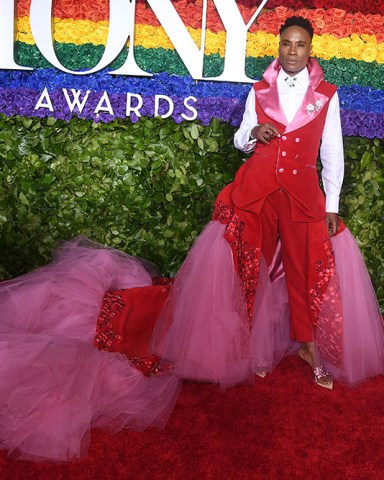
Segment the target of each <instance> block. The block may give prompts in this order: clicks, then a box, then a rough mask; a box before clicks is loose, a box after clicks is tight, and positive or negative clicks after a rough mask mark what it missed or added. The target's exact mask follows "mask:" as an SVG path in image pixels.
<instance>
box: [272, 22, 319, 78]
mask: <svg viewBox="0 0 384 480" xmlns="http://www.w3.org/2000/svg"><path fill="white" fill-rule="evenodd" d="M310 53H311V37H310V36H309V33H308V32H307V31H306V30H305V28H302V27H297V26H294V27H288V28H286V29H285V30H284V32H283V33H282V34H281V37H280V44H279V62H280V65H281V66H282V67H283V69H284V70H285V71H286V72H287V73H288V74H289V75H290V76H291V77H293V76H294V75H296V74H297V73H299V72H300V71H301V70H303V69H304V68H305V67H306V66H307V63H308V58H309V55H310Z"/></svg>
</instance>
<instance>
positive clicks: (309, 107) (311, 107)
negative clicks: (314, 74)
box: [307, 100, 323, 115]
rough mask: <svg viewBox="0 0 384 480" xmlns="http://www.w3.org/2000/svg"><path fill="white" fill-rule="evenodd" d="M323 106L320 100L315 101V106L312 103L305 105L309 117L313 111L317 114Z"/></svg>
mask: <svg viewBox="0 0 384 480" xmlns="http://www.w3.org/2000/svg"><path fill="white" fill-rule="evenodd" d="M322 106H323V102H322V101H321V100H316V103H315V105H313V103H308V105H307V113H308V115H311V113H313V112H314V111H316V112H318V111H319V110H320V108H321V107H322Z"/></svg>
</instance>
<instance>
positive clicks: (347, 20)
mask: <svg viewBox="0 0 384 480" xmlns="http://www.w3.org/2000/svg"><path fill="white" fill-rule="evenodd" d="M30 3H31V0H20V1H18V2H17V16H19V17H24V16H29V9H30ZM173 5H174V7H175V8H176V10H177V12H178V14H179V15H180V18H181V20H182V21H183V23H184V24H185V25H186V26H190V27H192V28H196V29H198V28H201V12H202V0H196V3H188V2H187V0H179V1H178V2H174V3H173ZM238 8H239V10H240V12H241V14H242V16H243V19H244V22H247V21H249V20H250V18H251V17H252V14H253V13H254V11H255V10H256V9H255V8H254V9H250V8H248V7H245V6H244V5H241V4H239V5H238ZM291 15H292V10H290V9H288V8H286V7H283V6H280V7H276V8H275V9H273V10H266V9H265V10H264V11H263V12H262V13H261V15H260V16H259V17H258V19H257V22H256V24H254V25H252V27H251V28H250V31H251V32H255V31H257V30H263V31H265V32H268V33H273V34H274V35H277V34H278V30H279V27H280V25H281V24H282V23H283V22H284V20H285V19H286V18H287V17H289V16H291ZM295 15H302V16H304V17H307V18H308V19H309V20H310V21H311V22H312V24H313V26H314V29H315V34H316V35H323V34H330V35H333V36H334V37H336V38H345V37H348V36H350V35H352V34H353V33H354V34H356V35H359V36H360V35H363V34H367V35H376V38H377V40H378V42H382V41H384V16H383V15H380V14H375V15H372V14H368V15H363V14H361V13H360V12H358V13H346V12H345V10H342V9H338V8H330V9H327V10H326V9H323V8H318V9H306V8H304V9H301V10H296V11H295ZM53 16H55V17H57V18H73V19H74V20H81V19H84V20H85V19H86V20H92V21H95V22H98V21H102V20H104V21H105V20H107V21H108V20H109V1H108V0H93V1H92V2H85V1H82V2H80V1H78V0H56V2H55V4H54V9H53ZM136 23H140V24H146V25H151V26H153V27H155V26H159V25H160V23H159V21H158V19H157V17H156V16H155V14H154V13H153V12H152V10H151V8H149V7H147V6H146V4H145V3H142V2H140V1H139V2H138V3H137V5H136ZM207 28H209V30H211V31H212V32H215V33H219V32H222V31H224V27H223V24H222V22H221V20H220V17H219V15H218V13H217V11H216V9H215V7H214V4H213V2H208V14H207Z"/></svg>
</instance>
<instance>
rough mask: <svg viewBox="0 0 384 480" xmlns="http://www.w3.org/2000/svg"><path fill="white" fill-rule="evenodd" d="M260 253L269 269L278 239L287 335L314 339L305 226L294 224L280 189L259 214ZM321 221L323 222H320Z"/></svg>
mask: <svg viewBox="0 0 384 480" xmlns="http://www.w3.org/2000/svg"><path fill="white" fill-rule="evenodd" d="M260 218H261V228H262V244H261V251H262V253H263V255H264V258H265V260H266V262H267V265H268V266H269V265H270V264H271V262H272V259H273V256H274V253H275V249H276V243H277V240H278V238H279V237H280V241H281V251H282V261H283V267H284V271H285V276H286V282H287V288H288V297H289V308H290V333H291V338H292V339H293V340H297V341H299V342H311V341H313V340H314V336H313V327H312V320H311V315H310V304H309V292H308V249H309V248H310V247H311V246H310V245H309V242H308V223H305V222H293V221H292V220H291V209H290V203H289V198H288V195H287V194H286V193H285V191H284V190H283V189H280V190H276V191H275V192H273V193H271V194H270V195H269V196H268V197H267V198H266V200H265V203H264V205H263V208H262V210H261V213H260ZM321 221H323V220H321Z"/></svg>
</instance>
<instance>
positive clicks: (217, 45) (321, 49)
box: [17, 17, 384, 63]
mask: <svg viewBox="0 0 384 480" xmlns="http://www.w3.org/2000/svg"><path fill="white" fill-rule="evenodd" d="M108 26H109V22H107V21H101V22H92V21H90V20H71V19H60V18H54V27H53V37H54V40H56V41H57V42H59V43H74V44H76V45H83V44H86V43H91V44H93V45H105V44H106V41H107V36H108ZM187 29H188V32H189V33H190V35H191V37H192V38H193V40H194V41H195V43H196V45H198V46H199V45H200V38H201V30H200V29H195V28H192V27H187ZM225 38H226V34H225V32H224V31H223V32H219V33H213V32H212V31H210V30H207V32H206V45H205V54H206V55H210V54H213V53H216V54H217V53H218V54H219V55H220V56H222V57H223V56H224V54H225ZM17 40H18V41H20V42H24V43H28V44H30V45H33V44H34V43H35V41H34V39H33V36H32V33H31V28H30V24H29V17H21V18H18V19H17ZM278 41H279V37H278V36H275V35H273V34H272V33H267V32H262V31H258V32H256V33H248V35H247V57H264V56H276V55H277V49H278ZM135 45H136V46H141V47H144V48H160V47H161V48H164V49H166V50H173V49H174V47H173V44H172V42H171V41H170V40H169V38H168V35H167V34H166V33H165V30H164V29H163V28H162V27H152V26H150V25H136V29H135ZM313 53H314V55H315V56H316V57H318V58H323V59H324V60H329V59H330V58H332V57H336V58H344V59H355V60H364V61H366V62H373V61H376V62H378V63H384V43H377V41H376V37H375V35H365V34H363V35H360V36H359V35H356V34H353V35H351V36H350V37H347V38H340V39H339V38H336V37H334V36H333V35H329V34H324V35H320V36H316V35H315V37H314V39H313Z"/></svg>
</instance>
